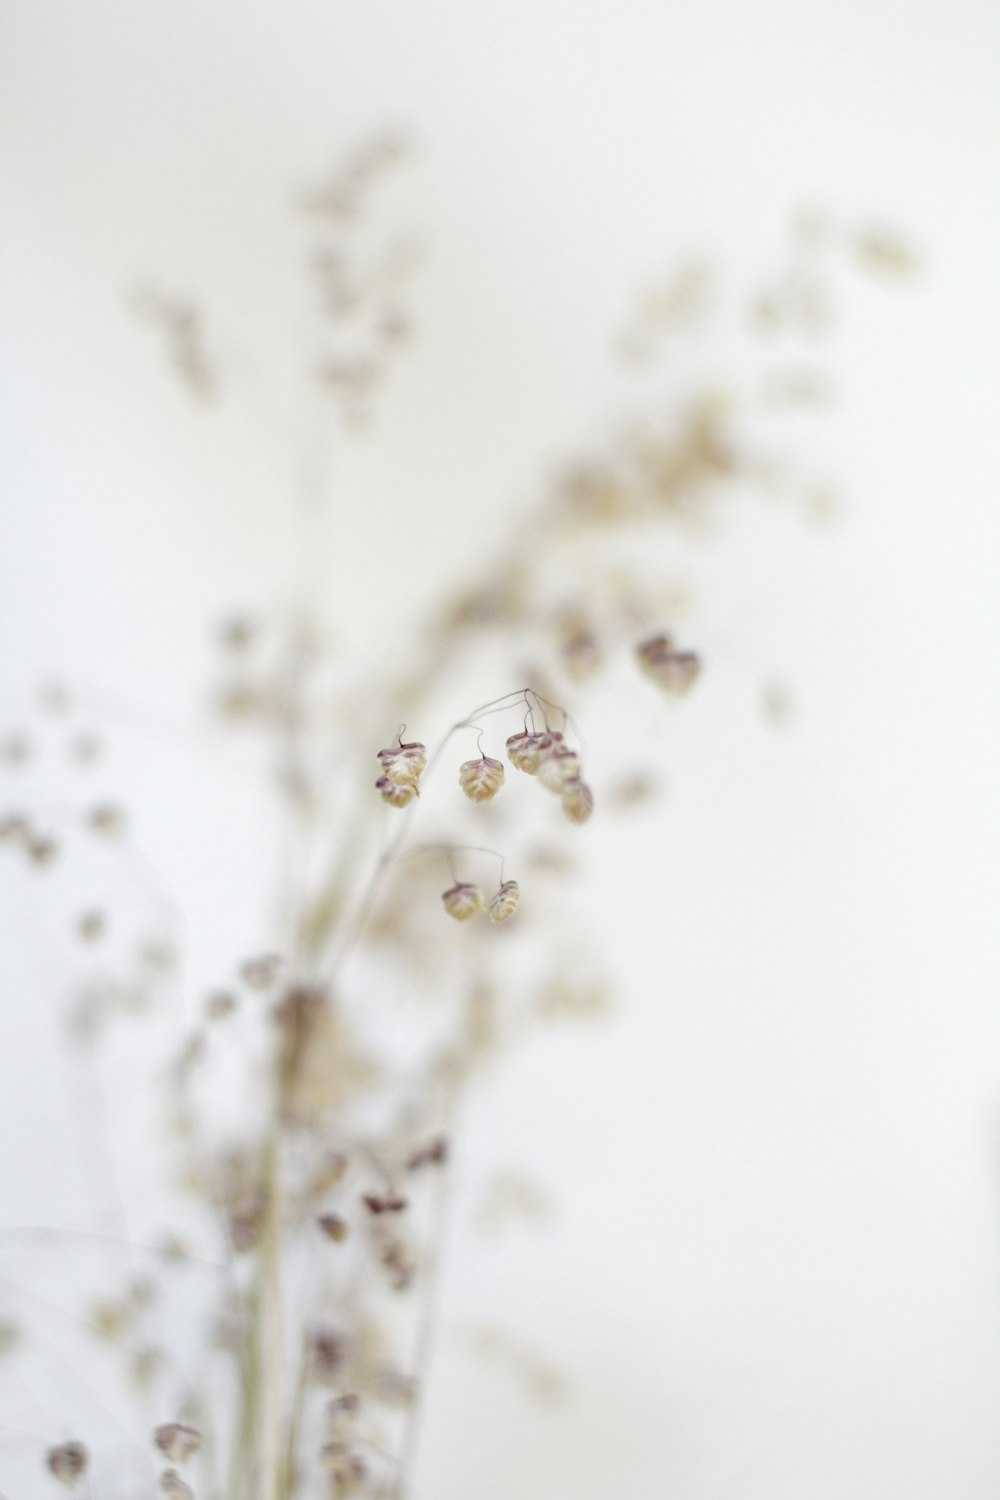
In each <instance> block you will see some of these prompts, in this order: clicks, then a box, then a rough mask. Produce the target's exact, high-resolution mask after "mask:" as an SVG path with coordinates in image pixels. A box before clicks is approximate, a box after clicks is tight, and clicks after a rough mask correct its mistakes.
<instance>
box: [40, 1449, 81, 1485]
mask: <svg viewBox="0 0 1000 1500" xmlns="http://www.w3.org/2000/svg"><path fill="white" fill-rule="evenodd" d="M88 1457H89V1454H88V1453H87V1450H86V1448H85V1447H84V1446H83V1444H82V1443H77V1442H71V1443H60V1445H59V1447H58V1448H50V1449H49V1451H48V1453H47V1455H46V1462H47V1464H48V1466H49V1470H50V1472H51V1473H52V1474H54V1475H55V1477H56V1478H57V1479H58V1480H59V1481H60V1483H61V1484H64V1485H65V1486H66V1487H67V1489H72V1488H73V1487H74V1485H76V1484H77V1483H79V1481H80V1480H81V1479H82V1478H83V1476H84V1474H85V1473H86V1472H87V1459H88Z"/></svg>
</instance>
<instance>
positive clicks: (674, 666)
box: [636, 634, 701, 698]
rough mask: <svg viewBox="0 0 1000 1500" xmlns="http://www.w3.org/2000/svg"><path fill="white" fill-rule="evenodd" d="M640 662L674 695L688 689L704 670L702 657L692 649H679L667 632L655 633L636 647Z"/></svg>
mask: <svg viewBox="0 0 1000 1500" xmlns="http://www.w3.org/2000/svg"><path fill="white" fill-rule="evenodd" d="M636 657H637V659H638V662H639V666H640V667H641V668H642V670H643V672H645V674H646V676H647V677H649V678H651V679H652V681H653V682H655V683H656V684H657V685H658V686H659V687H661V688H662V689H663V690H664V692H666V693H669V694H670V696H671V697H674V698H679V697H682V696H683V695H684V694H685V693H687V692H689V691H690V689H691V688H692V687H693V686H694V684H695V682H696V681H697V680H698V677H699V675H700V673H701V660H700V658H699V657H698V656H697V655H696V654H695V653H694V652H693V651H678V650H676V649H675V647H674V644H673V642H672V641H671V639H670V637H669V636H668V635H663V634H661V635H654V636H651V637H650V638H649V640H646V641H642V642H640V644H639V645H638V646H637V647H636Z"/></svg>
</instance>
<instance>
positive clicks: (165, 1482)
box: [160, 1469, 194, 1500]
mask: <svg viewBox="0 0 1000 1500" xmlns="http://www.w3.org/2000/svg"><path fill="white" fill-rule="evenodd" d="M160 1489H161V1490H162V1491H163V1493H164V1494H165V1495H170V1496H172V1497H173V1500H193V1496H194V1490H193V1489H192V1488H191V1486H190V1485H189V1484H185V1482H184V1480H183V1479H182V1478H181V1476H180V1475H179V1474H178V1472H177V1470H176V1469H164V1471H163V1473H162V1474H161V1475H160Z"/></svg>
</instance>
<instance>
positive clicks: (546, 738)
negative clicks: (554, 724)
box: [507, 729, 563, 776]
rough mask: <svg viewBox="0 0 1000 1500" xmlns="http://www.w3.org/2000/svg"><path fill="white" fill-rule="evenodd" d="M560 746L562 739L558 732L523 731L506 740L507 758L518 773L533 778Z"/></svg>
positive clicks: (546, 730)
mask: <svg viewBox="0 0 1000 1500" xmlns="http://www.w3.org/2000/svg"><path fill="white" fill-rule="evenodd" d="M562 744H563V737H562V735H561V734H560V733H559V731H558V730H554V729H544V730H540V731H537V732H529V731H528V730H523V731H521V732H520V733H519V734H512V735H511V736H510V738H509V739H508V741H507V758H508V759H509V761H510V763H511V765H512V766H514V767H515V768H516V769H517V770H518V771H524V772H525V773H526V774H527V775H528V776H535V775H537V773H538V770H539V767H540V766H541V764H542V762H543V761H544V760H545V759H546V758H547V757H548V756H549V755H551V754H552V752H553V751H554V750H556V749H558V748H560V747H561V746H562Z"/></svg>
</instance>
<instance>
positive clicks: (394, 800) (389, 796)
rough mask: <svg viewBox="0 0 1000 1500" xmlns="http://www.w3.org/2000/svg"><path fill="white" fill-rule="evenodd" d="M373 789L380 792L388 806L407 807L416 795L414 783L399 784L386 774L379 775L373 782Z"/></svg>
mask: <svg viewBox="0 0 1000 1500" xmlns="http://www.w3.org/2000/svg"><path fill="white" fill-rule="evenodd" d="M375 790H376V791H377V792H381V794H382V801H383V802H388V804H389V806H390V807H408V806H409V804H410V803H411V802H412V801H413V799H414V797H416V796H417V788H416V785H415V784H411V785H408V786H400V785H398V783H397V782H395V781H390V780H389V778H388V776H380V777H379V779H378V781H376V783H375Z"/></svg>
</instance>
